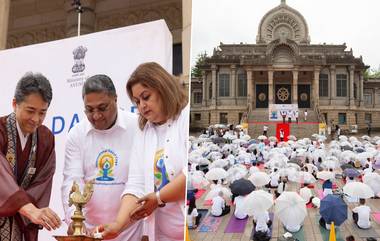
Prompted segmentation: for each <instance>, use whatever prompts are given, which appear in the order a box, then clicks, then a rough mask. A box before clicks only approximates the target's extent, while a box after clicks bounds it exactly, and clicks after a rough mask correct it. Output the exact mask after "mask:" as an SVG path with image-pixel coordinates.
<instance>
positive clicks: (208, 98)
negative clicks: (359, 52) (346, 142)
mask: <svg viewBox="0 0 380 241" xmlns="http://www.w3.org/2000/svg"><path fill="white" fill-rule="evenodd" d="M368 68H369V66H366V65H365V63H364V62H363V59H362V57H361V56H360V57H356V56H354V55H353V52H352V50H347V47H346V44H338V45H330V44H311V40H310V36H309V28H308V25H307V22H306V19H305V18H304V17H303V16H302V14H301V13H300V12H298V11H297V10H295V9H293V8H291V7H290V6H289V5H287V3H286V2H285V0H282V1H281V3H280V5H278V6H277V7H275V8H273V9H271V10H270V11H269V12H267V13H266V14H265V15H264V16H263V17H262V19H261V21H260V23H259V27H258V33H257V37H256V43H255V44H243V43H240V44H224V43H220V45H219V46H217V47H216V48H214V52H213V53H212V55H211V56H210V57H207V58H206V59H205V61H204V64H202V65H201V66H200V69H201V70H202V78H200V79H193V80H192V86H191V88H192V91H191V92H192V96H191V103H192V105H191V128H204V127H207V126H209V125H210V124H215V123H232V124H238V123H239V122H240V120H241V119H242V116H244V115H246V114H248V122H249V131H250V133H251V134H252V132H254V131H259V132H262V125H263V124H268V123H265V122H268V106H269V104H298V108H299V113H300V119H302V118H303V113H304V110H305V109H307V111H308V122H309V123H308V124H309V125H301V124H302V123H301V124H300V125H297V126H296V125H293V126H292V133H293V134H296V135H297V134H298V135H309V134H312V133H315V132H318V122H319V123H323V122H325V123H327V124H328V125H330V124H331V123H333V124H339V126H340V127H341V128H342V130H346V131H350V130H351V128H352V125H357V126H358V128H359V129H365V128H366V127H367V123H368V122H371V123H372V127H374V128H375V127H380V109H379V108H380V98H379V94H380V91H379V87H380V83H379V82H378V81H376V80H372V81H371V80H364V72H365V71H366V69H368ZM310 123H314V125H310ZM270 129H271V128H270ZM272 129H273V128H272ZM305 131H306V132H305ZM255 134H258V133H255ZM269 134H273V132H271V131H270V133H269Z"/></svg>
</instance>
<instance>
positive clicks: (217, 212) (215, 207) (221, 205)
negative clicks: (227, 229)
mask: <svg viewBox="0 0 380 241" xmlns="http://www.w3.org/2000/svg"><path fill="white" fill-rule="evenodd" d="M210 212H211V214H212V215H213V216H215V217H221V216H224V215H226V214H228V213H229V212H230V206H228V205H226V200H225V199H224V198H223V192H222V191H220V192H219V193H218V196H215V197H214V198H213V199H212V206H211V211H210Z"/></svg>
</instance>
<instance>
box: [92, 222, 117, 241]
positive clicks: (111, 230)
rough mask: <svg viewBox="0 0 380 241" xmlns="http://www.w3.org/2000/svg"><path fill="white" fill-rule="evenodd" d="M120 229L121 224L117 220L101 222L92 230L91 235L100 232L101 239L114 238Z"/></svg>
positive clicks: (93, 235)
mask: <svg viewBox="0 0 380 241" xmlns="http://www.w3.org/2000/svg"><path fill="white" fill-rule="evenodd" d="M121 231H122V225H120V224H119V223H117V222H113V223H108V224H102V225H100V226H98V227H97V228H96V229H95V230H93V231H92V235H91V236H92V237H96V236H97V235H99V233H100V234H101V238H102V239H114V238H116V237H117V236H118V235H119V234H120V232H121Z"/></svg>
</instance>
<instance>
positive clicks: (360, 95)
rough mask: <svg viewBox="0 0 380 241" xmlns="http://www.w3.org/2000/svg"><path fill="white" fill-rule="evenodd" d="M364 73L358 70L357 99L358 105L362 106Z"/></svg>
mask: <svg viewBox="0 0 380 241" xmlns="http://www.w3.org/2000/svg"><path fill="white" fill-rule="evenodd" d="M363 82H364V73H363V71H362V72H360V80H359V100H360V102H359V103H360V106H364V84H363Z"/></svg>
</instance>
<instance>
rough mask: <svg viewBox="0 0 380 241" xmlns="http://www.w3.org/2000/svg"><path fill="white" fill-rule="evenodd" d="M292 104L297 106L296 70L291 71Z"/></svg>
mask: <svg viewBox="0 0 380 241" xmlns="http://www.w3.org/2000/svg"><path fill="white" fill-rule="evenodd" d="M292 87H293V89H292V95H293V101H292V103H293V104H298V69H295V70H293V86H292Z"/></svg>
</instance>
